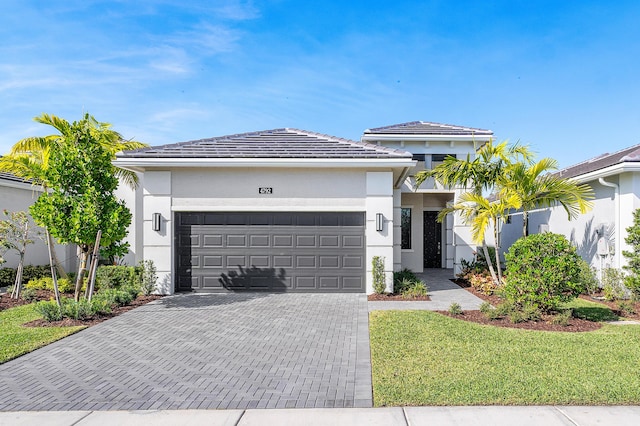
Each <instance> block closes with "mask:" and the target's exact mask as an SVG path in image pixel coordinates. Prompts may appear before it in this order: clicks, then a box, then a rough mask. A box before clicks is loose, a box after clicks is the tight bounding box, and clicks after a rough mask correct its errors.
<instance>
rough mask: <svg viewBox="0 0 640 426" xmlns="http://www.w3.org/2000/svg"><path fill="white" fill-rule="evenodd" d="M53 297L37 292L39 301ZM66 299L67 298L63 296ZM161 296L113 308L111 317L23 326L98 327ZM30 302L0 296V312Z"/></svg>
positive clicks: (45, 292)
mask: <svg viewBox="0 0 640 426" xmlns="http://www.w3.org/2000/svg"><path fill="white" fill-rule="evenodd" d="M53 297H54V296H53V292H52V291H49V290H38V291H37V300H38V301H40V300H50V299H52V298H53ZM63 297H66V296H63ZM161 297H163V296H161V295H157V294H152V295H149V296H142V295H141V296H138V297H137V298H136V299H135V300H133V301H132V302H131V304H129V305H127V306H118V307H116V308H113V309H112V311H111V313H110V314H109V315H99V316H94V317H91V318H89V319H86V320H74V319H71V318H65V319H63V320H61V321H52V322H49V321H45V320H43V319H37V320H34V321H30V322H27V323H25V324H23V326H24V327H71V326H78V325H84V326H87V327H91V326H92V325H96V324H99V323H101V322H103V321H106V320H108V319H109V318H113V317H116V316H118V315H120V314H123V313H125V312H127V311H130V310H132V309H134V308H137V307H138V306H142V305H145V304H147V303H149V302H153V301H154V300H158V299H160V298H161ZM29 303H30V302H27V301H24V300H22V299H18V300H15V299H11V297H10V295H9V294H3V295H2V296H0V311H1V310H3V309H9V308H13V307H16V306H21V305H27V304H29Z"/></svg>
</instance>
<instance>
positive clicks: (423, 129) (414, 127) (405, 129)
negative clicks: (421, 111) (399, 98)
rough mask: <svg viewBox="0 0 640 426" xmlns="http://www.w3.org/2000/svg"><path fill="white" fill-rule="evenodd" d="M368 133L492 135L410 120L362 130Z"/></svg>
mask: <svg viewBox="0 0 640 426" xmlns="http://www.w3.org/2000/svg"><path fill="white" fill-rule="evenodd" d="M364 134H365V135H368V134H410V135H452V136H493V131H491V130H484V129H476V128H473V127H462V126H454V125H450V124H440V123H429V122H426V121H411V122H408V123H401V124H394V125H391V126H385V127H376V128H374V129H367V130H365V131H364Z"/></svg>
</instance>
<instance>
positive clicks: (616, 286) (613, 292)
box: [602, 268, 627, 302]
mask: <svg viewBox="0 0 640 426" xmlns="http://www.w3.org/2000/svg"><path fill="white" fill-rule="evenodd" d="M602 293H603V296H604V298H605V300H607V301H609V302H613V301H615V300H622V299H626V298H627V289H626V288H625V286H624V272H622V271H621V270H620V269H616V268H605V269H603V270H602Z"/></svg>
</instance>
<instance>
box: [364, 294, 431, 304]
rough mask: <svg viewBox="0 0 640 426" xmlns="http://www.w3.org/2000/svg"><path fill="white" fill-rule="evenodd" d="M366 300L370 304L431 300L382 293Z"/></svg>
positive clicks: (371, 295)
mask: <svg viewBox="0 0 640 426" xmlns="http://www.w3.org/2000/svg"><path fill="white" fill-rule="evenodd" d="M367 300H369V301H370V302H415V301H422V302H424V301H429V300H431V299H430V298H429V296H428V295H427V296H416V297H410V298H406V297H404V296H402V295H401V294H396V293H383V294H378V293H373V294H370V295H368V296H367Z"/></svg>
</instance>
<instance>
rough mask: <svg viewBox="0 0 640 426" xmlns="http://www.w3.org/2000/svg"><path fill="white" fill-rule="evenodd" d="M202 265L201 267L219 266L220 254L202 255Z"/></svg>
mask: <svg viewBox="0 0 640 426" xmlns="http://www.w3.org/2000/svg"><path fill="white" fill-rule="evenodd" d="M202 267H203V268H221V267H222V256H221V255H210V256H206V255H205V256H202Z"/></svg>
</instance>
